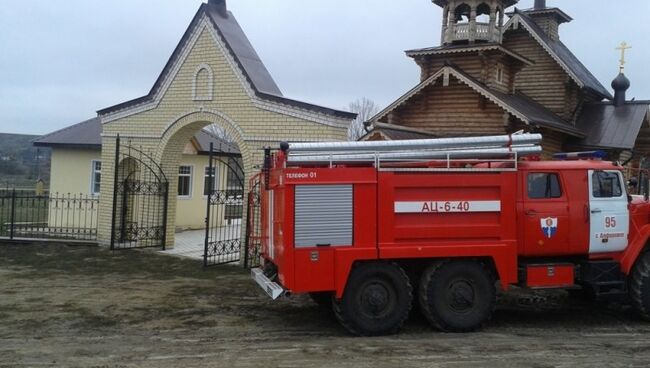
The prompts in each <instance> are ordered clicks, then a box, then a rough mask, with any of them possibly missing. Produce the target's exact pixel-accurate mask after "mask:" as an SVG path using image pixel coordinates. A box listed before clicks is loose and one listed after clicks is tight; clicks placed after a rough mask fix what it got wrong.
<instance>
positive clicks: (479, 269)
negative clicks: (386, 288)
mask: <svg viewBox="0 0 650 368" xmlns="http://www.w3.org/2000/svg"><path fill="white" fill-rule="evenodd" d="M494 283H495V281H494V277H493V276H492V273H491V272H490V271H489V270H488V269H487V268H486V267H485V266H484V265H483V264H481V263H478V262H474V261H448V262H436V263H434V264H432V265H431V266H430V267H429V268H427V269H426V270H425V271H424V273H423V274H422V279H421V281H420V290H419V298H418V299H419V302H420V310H421V311H422V314H424V316H425V317H426V318H427V320H428V321H429V323H431V325H432V326H433V327H435V328H437V329H439V330H442V331H446V332H470V331H474V330H476V329H478V328H480V327H481V326H482V325H483V323H485V322H486V321H488V320H489V319H490V317H491V316H492V312H493V311H494V307H495V305H496V290H495V287H494Z"/></svg>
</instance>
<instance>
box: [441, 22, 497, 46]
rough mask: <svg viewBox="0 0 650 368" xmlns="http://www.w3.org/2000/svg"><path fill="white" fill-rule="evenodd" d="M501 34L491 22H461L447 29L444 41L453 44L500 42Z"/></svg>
mask: <svg viewBox="0 0 650 368" xmlns="http://www.w3.org/2000/svg"><path fill="white" fill-rule="evenodd" d="M500 38H501V34H500V32H499V28H498V27H497V26H491V25H490V24H489V23H478V22H477V23H475V24H472V23H461V24H453V25H451V26H449V27H448V28H447V29H446V30H445V37H444V40H443V42H444V43H445V44H451V43H454V42H462V41H469V42H475V41H479V42H499V41H500Z"/></svg>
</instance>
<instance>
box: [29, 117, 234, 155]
mask: <svg viewBox="0 0 650 368" xmlns="http://www.w3.org/2000/svg"><path fill="white" fill-rule="evenodd" d="M193 140H194V142H195V143H196V145H197V147H196V148H197V150H198V151H199V153H208V152H210V143H212V144H213V147H214V150H215V152H217V153H219V154H225V155H237V156H238V155H239V154H240V153H239V149H238V148H237V145H235V144H233V143H229V142H226V141H224V140H223V139H221V138H219V137H217V136H215V135H214V134H212V133H210V132H208V131H205V130H200V131H199V132H198V133H196V135H195V136H194V138H193ZM32 144H33V145H34V146H36V147H53V148H56V147H58V148H78V149H95V150H100V149H101V148H102V122H101V120H100V118H92V119H88V120H86V121H83V122H81V123H78V124H74V125H71V126H69V127H67V128H64V129H61V130H57V131H55V132H52V133H50V134H47V135H44V136H42V137H39V138H37V139H35V140H33V141H32Z"/></svg>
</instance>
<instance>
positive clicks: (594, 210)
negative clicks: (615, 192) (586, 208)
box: [591, 208, 603, 213]
mask: <svg viewBox="0 0 650 368" xmlns="http://www.w3.org/2000/svg"><path fill="white" fill-rule="evenodd" d="M601 212H603V210H601V209H600V208H594V209H593V210H591V213H601Z"/></svg>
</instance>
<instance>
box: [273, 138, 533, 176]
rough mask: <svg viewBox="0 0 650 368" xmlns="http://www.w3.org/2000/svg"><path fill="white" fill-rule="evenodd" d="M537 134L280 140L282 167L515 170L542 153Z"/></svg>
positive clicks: (393, 169)
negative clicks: (284, 163)
mask: <svg viewBox="0 0 650 368" xmlns="http://www.w3.org/2000/svg"><path fill="white" fill-rule="evenodd" d="M541 140H542V135H541V134H528V133H522V134H512V135H500V136H488V137H469V138H438V139H417V140H396V141H373V142H319V143H291V144H286V143H283V144H282V149H283V151H285V152H286V156H287V166H290V167H291V166H324V165H327V166H329V167H333V166H335V165H374V166H375V167H376V168H377V169H378V170H384V171H515V170H517V162H518V160H519V158H521V157H525V156H530V155H538V154H540V153H541V152H542V147H541V146H540V142H541Z"/></svg>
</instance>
